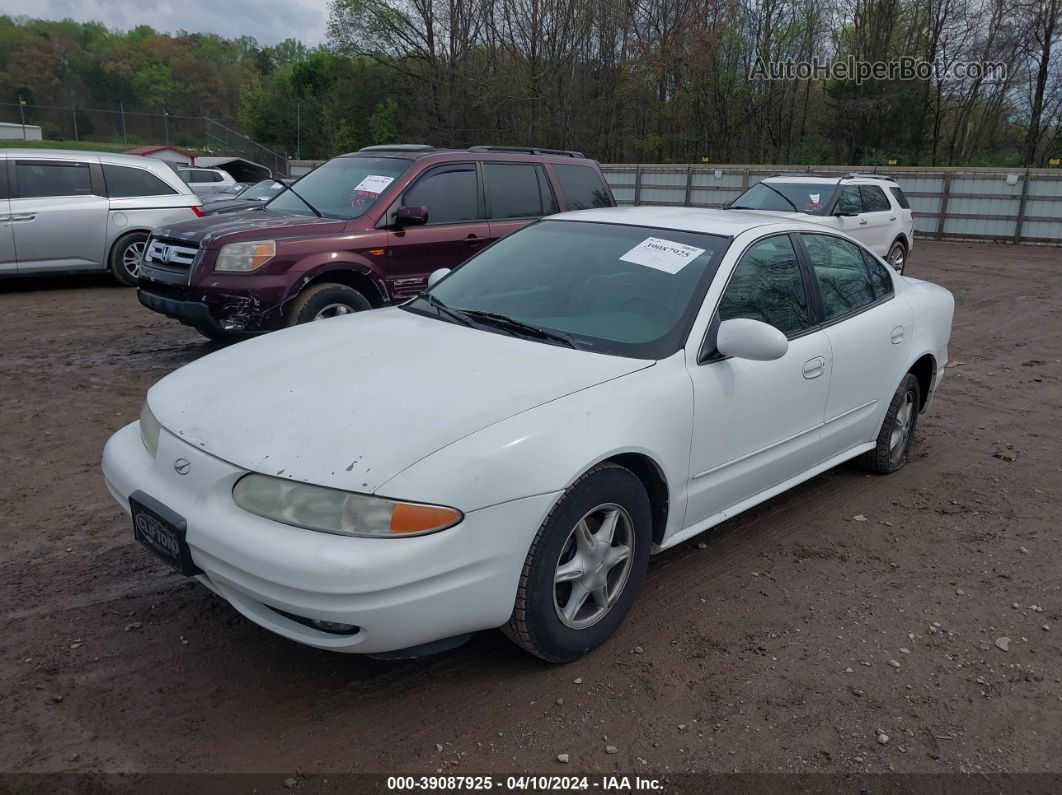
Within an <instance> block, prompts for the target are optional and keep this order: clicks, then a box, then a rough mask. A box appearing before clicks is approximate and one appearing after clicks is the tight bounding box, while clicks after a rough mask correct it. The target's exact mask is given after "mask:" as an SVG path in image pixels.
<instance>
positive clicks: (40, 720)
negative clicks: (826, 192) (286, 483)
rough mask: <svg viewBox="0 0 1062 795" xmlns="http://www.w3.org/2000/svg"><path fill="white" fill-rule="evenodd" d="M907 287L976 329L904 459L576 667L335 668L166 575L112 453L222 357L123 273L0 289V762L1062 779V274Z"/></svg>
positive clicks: (1007, 271)
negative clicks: (143, 297)
mask: <svg viewBox="0 0 1062 795" xmlns="http://www.w3.org/2000/svg"><path fill="white" fill-rule="evenodd" d="M910 268H911V273H912V274H913V275H917V276H920V277H922V276H924V277H926V278H928V279H931V280H934V281H937V282H939V283H941V284H943V285H945V286H947V287H948V288H949V289H951V290H952V291H953V292H954V293H955V297H956V301H957V309H956V317H955V331H954V335H953V338H952V348H951V356H952V363H951V365H949V369H948V370H947V377H946V379H945V381H944V383H943V385H942V388H941V390H940V392H939V394H938V396H937V402H936V405H935V408H934V410H933V411H932V412H931V413H930V414H929V415H927V416H924V417H923V418H922V422H921V424H920V425H919V428H918V434H917V437H916V439H915V443H914V448H913V452H912V459H911V461H910V463H909V464H908V466H907V467H906V468H905V469H903V470H902V471H901V472H900V473H898V474H896V475H894V476H891V477H887V478H883V477H873V476H868V475H865V474H864V473H862V472H861V471H860V470H858V469H857V468H856V467H854V466H842V467H839V468H837V469H835V470H833V471H830V472H828V473H826V474H824V475H822V476H819V477H817V478H815V479H814V480H812V481H810V482H809V483H807V484H805V485H803V486H801V487H799V488H797V489H795V490H794V491H792V492H790V493H788V494H786V495H783V496H781V497H779V498H776V499H774V500H772V501H770V502H769V503H767V504H765V505H763V506H760V507H759V508H758V509H756V510H754V511H752V512H751V513H748V514H745V515H743V516H741V517H738V518H737V519H735V520H732V521H730V522H728V523H726V524H725V525H723V526H720V527H719V528H717V529H715V530H713V531H711V532H710V533H708V534H707V535H706V536H702V537H699V538H696V539H694V540H692V541H690V542H688V543H686V544H684V545H682V546H681V547H680V548H678V549H674V550H671V551H669V552H666V553H664V554H663V555H660V556H658V557H657V558H655V559H654V562H653V563H652V564H651V566H650V571H649V576H648V579H647V582H646V586H645V588H644V590H643V592H642V594H641V595H640V597H639V599H638V601H637V602H636V604H635V607H634V610H633V611H632V613H631V615H630V617H629V618H628V619H627V621H626V623H625V624H624V626H623V627H622V628H621V630H620V631H619V633H618V634H617V635H616V636H615V637H613V639H612V640H611V642H609V643H608V644H607V645H606V646H604V647H603V648H601V649H599V650H597V651H596V652H594V653H593V654H591V655H589V656H588V657H587V658H585V659H583V660H582V661H579V662H577V663H575V664H572V665H569V666H560V667H556V666H549V665H546V664H543V663H541V662H539V661H536V660H534V659H532V658H530V657H529V656H527V655H526V654H524V653H522V652H520V651H518V650H517V649H516V648H514V647H513V646H511V645H510V644H509V643H508V641H506V640H505V638H504V637H502V635H501V634H500V633H497V632H485V633H481V634H480V635H478V636H476V637H475V638H473V640H472V641H471V642H469V643H468V644H467V645H465V646H464V647H462V648H460V649H458V650H455V651H453V652H449V653H447V654H444V655H441V656H437V657H433V658H429V659H424V660H419V661H414V662H404V663H385V662H377V661H373V660H369V659H363V658H360V657H356V656H345V655H339V654H332V653H327V652H321V651H315V650H313V649H309V648H305V647H303V646H299V645H297V644H295V643H291V642H289V641H286V640H284V639H282V638H279V637H277V636H274V635H272V634H270V633H268V632H266V631H265V630H262V629H259V628H257V627H256V626H255V625H253V624H251V623H250V622H248V621H246V620H245V619H243V618H242V617H241V616H240V615H238V614H237V613H236V611H235V610H234V609H232V608H230V607H229V606H228V605H227V604H226V603H225V602H223V601H222V600H220V599H219V598H217V597H215V596H213V595H212V594H211V593H210V592H208V591H207V589H206V588H204V587H202V586H200V585H198V584H196V583H194V582H190V581H187V580H185V579H182V578H181V577H179V576H178V575H176V574H172V573H169V572H168V570H167V569H166V568H165V567H164V566H163V564H161V563H159V562H157V561H156V559H155V558H153V557H152V556H151V555H150V554H149V553H148V552H147V551H146V550H144V549H143V548H142V547H140V546H139V545H138V544H136V543H135V542H134V541H133V538H132V532H131V527H130V523H129V521H128V519H127V518H126V515H125V514H124V513H123V512H122V511H121V509H120V508H119V507H118V506H117V505H116V504H114V502H113V500H112V499H111V497H110V495H109V494H108V492H107V490H106V488H105V486H104V484H103V478H102V476H101V474H100V470H99V459H100V453H101V451H102V448H103V444H104V442H105V440H106V439H107V437H108V435H109V434H110V433H112V432H113V431H114V430H115V429H117V428H118V427H120V426H121V425H124V424H125V423H127V422H130V421H132V420H134V419H136V417H137V414H138V412H139V409H140V406H141V403H142V401H143V397H144V392H145V390H146V389H147V388H148V386H149V385H151V384H152V383H153V382H154V381H156V380H157V379H159V378H160V377H161V376H163V375H164V374H166V373H167V372H169V371H171V370H173V369H174V368H176V367H179V366H180V365H182V364H184V363H186V362H189V361H191V360H193V359H195V358H197V357H199V356H203V355H205V354H207V353H209V352H210V351H211V350H212V346H211V344H209V343H207V342H205V341H204V340H203V339H201V338H200V337H199V336H198V335H197V334H196V333H195V332H194V331H191V330H189V329H187V328H184V327H182V326H180V325H178V324H177V323H175V322H171V321H168V320H165V319H163V318H162V317H160V316H158V315H155V314H153V313H151V312H149V311H147V310H145V309H143V308H142V307H141V306H140V305H139V304H138V303H137V300H136V296H135V295H134V293H133V291H131V290H127V289H122V288H119V287H115V286H112V285H111V284H110V283H109V282H108V280H107V279H105V278H102V277H100V278H94V277H92V278H79V279H73V278H69V277H67V278H56V279H49V280H43V279H42V280H34V281H9V282H5V283H0V443H2V450H3V455H2V457H0V551H2V554H0V615H2V618H0V770H2V771H8V772H11V771H21V772H55V771H91V772H119V771H124V772H151V771H157V772H168V771H183V772H202V771H211V772H218V771H231V772H265V773H273V774H278V775H279V776H280V777H281V778H283V777H297V778H298V780H300V781H303V780H312V779H313V778H314V777H319V776H322V775H324V774H326V773H333V774H334V773H343V772H377V773H430V772H433V771H436V770H443V771H446V772H454V773H464V774H475V773H486V772H493V773H511V772H519V771H536V772H545V773H565V774H571V773H576V772H590V771H597V772H609V771H625V772H628V773H635V772H641V773H649V772H653V773H659V774H664V773H667V772H671V773H678V772H683V771H721V772H730V771H742V772H834V773H836V772H849V773H852V772H855V773H862V772H889V771H904V772H911V771H914V772H951V773H957V772H1001V771H1002V772H1017V771H1030V772H1048V771H1052V772H1059V771H1062V753H1060V749H1062V681H1060V680H1062V555H1060V554H1059V549H1060V544H1062V525H1060V522H1059V519H1060V517H1062V278H1060V276H1062V251H1060V250H1059V249H1049V248H1032V247H1013V246H1003V245H989V244H958V243H948V244H945V243H929V242H922V243H920V244H919V245H918V246H917V247H916V249H915V251H914V254H913V257H912V261H911V264H910ZM860 517H865V521H861V520H860ZM1000 638H1008V639H1009V643H1008V642H1007V641H1001V640H998V639H1000ZM1001 646H1006V647H1007V648H1006V649H1003V648H1001ZM881 733H884V734H886V735H887V736H888V741H887V742H885V743H882V742H879V734H881ZM606 738H607V739H606ZM606 746H615V747H616V752H615V753H607V752H606ZM558 754H568V755H569V756H570V760H571V761H570V762H569V764H568V765H562V764H560V763H558V761H557V759H556V757H557V755H558ZM299 777H309V778H308V779H306V778H299Z"/></svg>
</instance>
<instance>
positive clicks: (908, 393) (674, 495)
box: [103, 207, 954, 662]
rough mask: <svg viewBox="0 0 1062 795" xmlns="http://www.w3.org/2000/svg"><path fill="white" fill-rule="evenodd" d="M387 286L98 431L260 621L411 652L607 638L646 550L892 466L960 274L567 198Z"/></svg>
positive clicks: (237, 356) (134, 482)
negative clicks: (416, 288)
mask: <svg viewBox="0 0 1062 795" xmlns="http://www.w3.org/2000/svg"><path fill="white" fill-rule="evenodd" d="M438 276H439V274H436V275H434V276H433V280H432V281H433V283H432V286H431V287H430V288H429V289H428V290H426V291H425V292H424V293H422V294H421V295H420V296H418V297H417V298H415V299H413V300H411V301H409V302H407V303H405V304H403V305H402V306H399V307H392V308H388V309H381V310H376V311H372V312H362V313H358V314H356V315H350V316H347V317H342V318H337V319H334V320H330V321H328V322H327V323H312V324H309V325H306V326H299V327H297V328H292V329H289V330H286V331H282V332H279V333H276V334H270V335H268V336H265V337H262V338H259V339H253V340H249V341H247V342H243V343H240V344H239V345H235V346H232V347H230V348H227V349H225V350H221V351H218V352H217V353H213V354H211V355H209V356H206V357H204V358H202V359H200V360H198V361H196V362H194V363H192V364H189V365H188V366H186V367H184V368H182V369H181V370H179V371H177V372H175V373H173V374H171V375H169V376H167V377H166V378H164V379H163V380H162V381H160V382H159V383H158V384H156V385H155V386H154V387H153V388H152V389H151V390H150V391H149V392H148V396H147V402H146V403H145V405H144V409H143V413H142V415H141V419H140V422H139V423H132V424H131V425H128V426H126V427H125V428H123V429H121V430H120V431H118V432H117V433H116V434H115V435H114V436H113V437H112V438H111V440H110V441H109V442H108V444H107V447H106V450H105V451H104V455H103V470H104V473H105V475H106V479H107V485H108V486H109V488H110V490H111V492H112V494H113V495H114V496H115V498H116V499H117V500H118V501H119V503H120V504H121V505H122V506H123V507H124V508H125V509H126V510H127V511H129V512H130V513H131V514H132V519H133V528H134V535H135V537H136V538H137V539H138V540H139V541H140V542H141V543H143V544H144V545H145V546H147V547H148V548H149V549H151V550H152V551H153V552H155V553H156V554H157V555H159V556H160V557H161V558H162V559H163V560H165V561H166V562H167V563H169V564H170V565H172V566H173V567H175V568H176V569H177V570H179V571H181V572H183V573H184V574H186V575H189V576H194V577H196V578H197V579H198V580H199V581H200V582H202V583H203V584H204V585H206V586H207V587H209V588H211V589H212V590H213V591H215V592H216V593H218V594H219V595H221V596H222V597H223V598H225V599H226V600H228V601H229V602H230V603H231V604H232V605H233V606H234V607H235V608H236V609H237V610H239V611H240V612H241V613H243V614H244V615H245V616H247V617H248V618H249V619H251V620H252V621H254V622H256V623H258V624H260V625H262V626H263V627H266V628H267V629H270V630H273V631H274V632H277V633H279V634H281V635H284V636H285V637H288V638H291V639H293V640H297V641H301V642H302V643H306V644H309V645H311V646H316V647H319V648H324V649H333V650H336V651H345V652H361V653H368V654H374V655H378V656H415V655H418V654H424V653H429V652H432V651H438V650H441V649H445V648H448V647H450V646H453V645H456V644H457V643H459V642H461V641H463V640H464V639H466V638H467V637H468V636H469V635H470V634H471V633H472V632H475V631H477V630H483V629H490V628H493V627H502V628H504V630H505V632H506V633H507V634H508V636H509V637H510V638H512V640H514V641H515V642H516V643H517V644H519V645H520V646H522V647H523V648H525V649H527V650H528V651H530V652H531V653H533V654H536V655H538V656H539V657H542V658H544V659H546V660H550V661H554V662H566V661H570V660H574V659H576V658H578V657H580V656H581V655H583V654H585V653H586V652H587V651H588V650H590V649H592V648H594V647H595V646H597V645H598V644H600V643H602V642H603V641H604V640H605V639H606V638H608V636H609V635H610V634H611V633H612V632H614V631H615V629H616V628H617V626H618V625H619V624H620V622H622V621H623V618H624V617H625V616H626V614H627V612H628V611H629V610H630V608H631V604H632V602H633V601H634V598H635V596H636V594H637V592H638V589H639V587H640V586H641V584H642V580H643V578H644V575H645V571H646V568H647V566H648V561H649V555H650V553H651V552H655V551H658V550H661V549H665V548H667V547H670V546H673V545H675V544H678V543H680V542H682V541H685V540H686V539H688V538H690V537H692V536H695V535H697V534H698V533H702V532H704V531H705V530H707V529H708V528H710V527H712V526H713V525H715V524H718V523H719V522H721V521H723V520H724V519H727V518H729V517H732V516H734V515H735V514H737V513H740V512H741V511H744V510H745V509H747V508H750V507H752V506H753V505H756V504H757V503H760V502H762V501H764V500H767V499H769V498H771V497H773V496H774V495H776V494H779V493H780V492H782V491H785V490H786V489H788V488H790V487H792V486H794V485H796V484H797V483H800V482H801V481H804V480H807V479H808V478H810V477H813V476H814V475H816V474H818V473H820V472H822V471H824V470H826V469H829V468H830V467H833V466H836V465H837V464H840V463H841V462H843V461H846V460H848V459H852V458H859V459H860V460H861V462H862V463H863V464H864V465H865V466H866V467H867V468H868V469H870V470H871V471H873V472H880V473H888V472H893V471H895V470H897V469H899V468H900V467H902V466H903V465H904V463H905V461H906V459H907V454H908V450H909V448H910V445H911V440H912V436H913V434H914V429H915V423H916V421H917V418H918V415H919V413H920V412H922V411H924V410H925V409H926V408H927V407H928V405H929V403H930V401H931V399H932V397H933V394H934V393H935V391H936V389H937V387H938V385H939V383H940V378H941V376H942V375H943V373H944V365H945V362H946V361H947V346H948V338H949V336H950V333H951V320H952V311H953V306H954V303H953V299H952V296H951V294H950V293H949V292H948V291H947V290H945V289H943V288H941V287H938V286H935V285H932V284H929V283H927V282H923V281H917V280H914V279H910V278H905V277H903V276H900V275H899V274H897V273H895V272H894V271H893V269H892V268H890V267H887V266H886V265H885V263H884V261H883V260H882V259H880V258H879V257H877V256H875V255H873V254H871V253H870V252H869V251H867V250H866V249H865V248H862V247H861V246H860V245H858V244H857V243H855V242H853V241H852V240H851V239H850V238H848V237H846V236H844V235H843V234H839V233H834V232H830V231H827V230H824V229H823V227H822V226H819V225H816V224H813V223H808V222H800V221H792V220H785V221H780V220H778V219H777V218H772V217H770V216H765V215H760V214H752V213H741V212H736V211H729V212H717V211H709V210H693V209H680V208H654V207H638V208H622V209H617V208H611V209H602V210H588V211H584V212H576V213H564V214H561V215H556V216H553V217H551V218H549V219H547V220H544V221H541V222H539V223H537V224H534V225H532V226H530V227H528V228H526V229H524V230H522V231H520V232H518V233H516V234H514V235H512V236H510V237H507V238H504V239H502V240H501V241H499V242H498V243H496V244H495V245H493V246H492V247H490V248H488V249H486V250H484V251H483V252H481V253H480V254H479V255H478V256H476V257H474V258H473V259H471V260H469V261H468V262H466V263H465V264H464V265H462V266H461V267H460V268H458V269H457V270H455V271H453V272H452V273H450V274H449V275H446V276H444V277H443V278H441V280H440V279H439V278H438Z"/></svg>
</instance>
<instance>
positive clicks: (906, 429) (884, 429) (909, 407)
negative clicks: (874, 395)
mask: <svg viewBox="0 0 1062 795" xmlns="http://www.w3.org/2000/svg"><path fill="white" fill-rule="evenodd" d="M921 400H922V389H921V387H920V386H919V384H918V379H917V378H915V377H914V376H913V375H911V374H910V373H908V374H907V375H906V376H904V379H903V381H901V382H900V386H899V387H897V389H896V393H895V394H894V395H893V396H892V402H891V403H890V404H889V410H888V411H887V412H885V421H884V422H883V423H882V424H881V430H880V431H879V432H878V439H877V444H876V446H875V447H874V449H873V450H871V451H870V452H868V453H865V454H864V455H863V458H862V459H861V463H862V464H863V468H864V469H866V470H868V471H870V472H876V473H877V474H879V475H888V474H890V473H892V472H895V471H896V470H898V469H901V468H902V467H903V465H904V464H906V463H907V454H908V452H909V451H910V450H911V442H912V440H913V439H914V432H915V426H916V425H917V424H918V407H919V406H920V405H921Z"/></svg>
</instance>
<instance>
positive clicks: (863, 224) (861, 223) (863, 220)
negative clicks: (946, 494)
mask: <svg viewBox="0 0 1062 795" xmlns="http://www.w3.org/2000/svg"><path fill="white" fill-rule="evenodd" d="M859 225H860V226H866V225H867V219H866V218H864V219H862V220H861V221H860V222H859Z"/></svg>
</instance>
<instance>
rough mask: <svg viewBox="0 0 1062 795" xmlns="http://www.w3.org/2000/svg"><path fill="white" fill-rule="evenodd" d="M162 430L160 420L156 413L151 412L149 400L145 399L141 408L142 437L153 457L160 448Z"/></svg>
mask: <svg viewBox="0 0 1062 795" xmlns="http://www.w3.org/2000/svg"><path fill="white" fill-rule="evenodd" d="M161 430H162V426H161V425H159V421H158V420H157V419H155V415H154V414H152V413H151V409H150V408H148V404H147V401H146V400H145V401H144V408H142V409H140V438H141V439H143V441H144V447H146V448H147V451H148V452H149V453H151V457H152V458H154V457H155V453H157V452H158V450H159V431H161Z"/></svg>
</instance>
